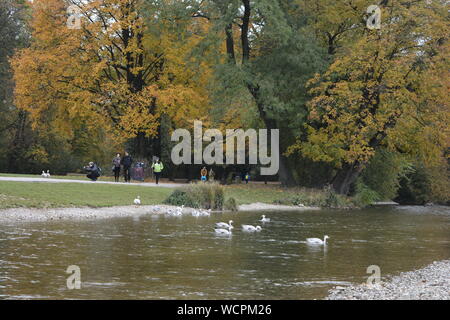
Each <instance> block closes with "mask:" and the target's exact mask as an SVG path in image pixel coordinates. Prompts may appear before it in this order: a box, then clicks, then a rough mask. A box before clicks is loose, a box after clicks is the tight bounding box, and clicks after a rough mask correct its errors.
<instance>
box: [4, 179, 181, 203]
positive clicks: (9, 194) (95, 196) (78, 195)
mask: <svg viewBox="0 0 450 320" xmlns="http://www.w3.org/2000/svg"><path fill="white" fill-rule="evenodd" d="M171 192H172V189H170V188H159V187H151V188H150V187H142V186H132V185H129V186H124V185H112V184H81V183H46V182H15V181H0V209H5V208H17V207H33V208H48V207H82V206H91V207H109V206H119V205H132V204H133V199H134V198H135V197H136V196H137V195H139V196H140V197H141V200H142V203H143V204H148V205H151V204H159V203H162V201H164V199H165V198H167V197H168V196H169V194H170V193H171Z"/></svg>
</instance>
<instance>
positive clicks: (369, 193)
mask: <svg viewBox="0 0 450 320" xmlns="http://www.w3.org/2000/svg"><path fill="white" fill-rule="evenodd" d="M354 200H355V204H356V205H357V206H359V207H367V206H368V205H371V204H373V203H374V202H377V201H380V200H381V196H380V195H379V194H378V192H376V191H374V190H372V189H371V188H369V187H368V186H367V185H365V184H364V182H363V181H362V179H358V181H357V182H356V195H355V197H354Z"/></svg>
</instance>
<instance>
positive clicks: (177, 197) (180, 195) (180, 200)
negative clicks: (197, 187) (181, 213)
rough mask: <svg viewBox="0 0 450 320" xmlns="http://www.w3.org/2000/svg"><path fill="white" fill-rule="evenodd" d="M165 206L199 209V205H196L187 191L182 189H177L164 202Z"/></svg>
mask: <svg viewBox="0 0 450 320" xmlns="http://www.w3.org/2000/svg"><path fill="white" fill-rule="evenodd" d="M164 203H165V204H170V205H173V206H182V205H184V206H186V207H191V208H199V205H198V204H197V203H194V202H193V201H192V200H191V199H190V198H189V196H188V194H187V193H186V191H183V190H181V189H175V190H174V191H173V192H172V193H171V195H170V196H169V197H168V198H167V199H166V200H164Z"/></svg>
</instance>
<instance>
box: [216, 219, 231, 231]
mask: <svg viewBox="0 0 450 320" xmlns="http://www.w3.org/2000/svg"><path fill="white" fill-rule="evenodd" d="M232 224H233V220H230V221H228V223H225V222H218V223H216V227H217V228H227V229H230V228H233V225H232Z"/></svg>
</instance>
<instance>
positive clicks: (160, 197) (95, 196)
mask: <svg viewBox="0 0 450 320" xmlns="http://www.w3.org/2000/svg"><path fill="white" fill-rule="evenodd" d="M2 176H5V175H3V174H2ZM15 176H17V175H15ZM22 176H25V175H22ZM77 178H80V177H77ZM102 180H103V179H102ZM172 191H173V189H171V188H160V187H151V188H150V187H142V186H133V185H127V186H124V185H112V184H80V183H45V182H15V181H0V209H5V208H16V207H34V208H52V207H81V206H90V207H108V206H118V205H131V204H132V202H133V199H134V198H135V197H136V196H137V195H139V196H140V197H141V199H142V203H143V204H160V203H162V202H163V201H164V200H165V199H166V198H167V197H168V196H169V195H170V193H171V192H172ZM297 192H298V190H296V189H283V188H281V187H279V186H274V185H252V184H249V185H232V186H225V197H226V198H228V197H233V198H235V199H236V202H237V203H238V204H246V203H253V202H263V203H274V201H275V200H279V199H281V198H284V197H289V196H294V195H295V194H296V193H297Z"/></svg>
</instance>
